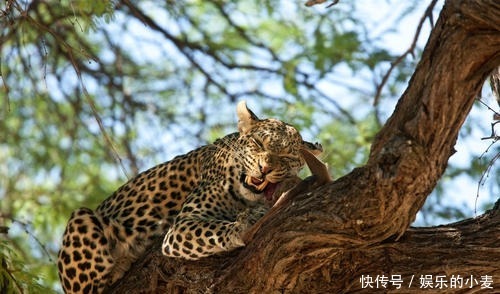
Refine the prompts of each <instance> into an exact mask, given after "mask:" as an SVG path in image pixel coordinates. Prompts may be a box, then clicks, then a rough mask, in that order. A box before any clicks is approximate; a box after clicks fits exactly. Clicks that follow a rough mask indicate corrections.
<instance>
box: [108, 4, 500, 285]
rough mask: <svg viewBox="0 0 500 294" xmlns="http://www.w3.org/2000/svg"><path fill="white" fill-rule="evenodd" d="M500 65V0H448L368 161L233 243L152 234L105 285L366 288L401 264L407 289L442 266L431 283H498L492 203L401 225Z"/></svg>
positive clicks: (499, 235)
mask: <svg viewBox="0 0 500 294" xmlns="http://www.w3.org/2000/svg"><path fill="white" fill-rule="evenodd" d="M499 65H500V2H498V1H497V0H462V1H461V0H450V1H446V3H445V6H444V8H443V10H442V12H441V15H440V17H439V20H438V22H437V24H436V27H435V28H434V30H433V32H432V34H431V36H430V39H429V42H428V44H427V46H426V48H425V50H424V53H423V56H422V60H421V62H420V63H419V65H418V67H417V69H416V71H415V74H414V75H413V77H412V79H411V81H410V83H409V87H408V89H407V90H406V92H405V93H404V94H403V96H402V97H401V99H400V101H399V103H398V105H397V107H396V109H395V111H394V114H393V115H392V117H391V118H390V119H389V120H388V122H387V123H386V125H385V126H384V127H383V129H382V130H381V131H380V133H379V134H378V135H377V137H376V139H375V141H374V142H373V145H372V149H371V154H370V157H369V160H368V163H367V164H366V165H365V166H363V167H361V168H357V169H355V170H353V171H352V172H351V173H349V174H348V175H346V176H344V177H342V178H340V179H338V180H336V181H334V182H332V183H329V184H326V185H324V186H322V187H319V188H317V189H314V191H312V192H310V193H302V194H298V195H296V197H294V198H293V200H292V201H290V202H287V203H286V205H283V206H281V207H280V208H279V209H277V210H275V211H274V212H273V214H272V217H269V218H267V219H266V220H265V221H264V222H262V223H261V224H260V225H261V226H260V228H259V230H257V232H256V233H255V235H254V236H253V239H252V240H251V241H250V242H249V244H248V245H247V246H246V247H245V248H243V249H241V250H236V251H234V252H230V253H228V254H224V255H221V256H216V257H210V258H206V259H203V260H201V261H197V262H193V261H184V260H177V259H169V258H165V257H162V256H161V253H160V250H159V246H160V242H161V241H160V240H159V241H158V243H157V244H156V246H155V247H154V248H151V250H150V251H149V252H148V253H147V254H146V255H145V256H144V258H143V259H141V260H140V261H139V262H138V263H137V264H136V265H135V266H134V268H133V269H132V270H131V271H130V272H129V273H128V275H127V276H126V277H125V278H124V279H122V280H121V281H119V282H118V283H117V285H115V287H114V289H113V290H114V291H115V292H116V293H127V292H128V293H139V292H161V293H185V292H187V293H205V292H214V293H256V292H261V293H282V292H283V293H339V292H364V291H366V292H373V291H375V290H377V288H375V286H377V285H376V284H375V283H374V284H369V283H368V282H369V279H367V278H369V277H372V278H373V279H374V280H375V278H376V277H378V278H379V279H380V280H381V281H383V279H381V277H384V276H385V277H390V278H393V277H392V275H401V279H402V281H403V282H402V285H401V287H402V288H404V289H405V290H400V291H404V292H411V291H414V292H415V293H416V292H418V291H421V289H419V287H420V277H421V275H432V278H433V281H432V282H433V285H434V286H435V285H436V277H437V276H439V275H444V276H445V277H444V278H443V279H444V280H446V282H447V283H446V285H447V287H446V288H443V289H440V290H435V291H438V292H439V291H440V292H451V291H453V292H458V291H457V290H460V291H463V292H467V291H477V290H480V288H481V286H485V284H484V283H481V279H487V278H488V277H490V278H491V279H492V280H493V284H490V285H489V286H491V287H494V288H495V289H496V291H499V289H500V282H499V279H500V250H499V244H500V241H499V240H500V212H499V207H498V206H499V205H498V203H497V205H496V206H495V209H493V210H492V211H490V212H489V213H487V214H485V215H483V216H481V217H478V218H476V219H473V220H466V221H464V222H461V223H456V224H450V225H448V226H442V227H434V228H421V229H408V227H409V225H410V223H411V222H412V221H413V220H414V218H415V215H416V213H417V212H418V210H419V209H420V208H421V207H422V205H423V203H424V201H425V199H426V198H427V196H428V195H429V193H430V192H431V191H432V189H433V188H434V187H435V185H436V182H437V181H438V180H439V178H440V177H441V175H442V174H443V172H444V170H445V168H446V165H447V162H448V158H449V157H450V156H451V155H452V154H453V153H454V149H453V146H454V144H455V142H456V139H457V136H458V132H459V129H460V127H461V125H462V123H463V122H464V120H465V118H466V116H467V114H468V112H469V110H470V109H471V107H472V104H473V102H474V100H475V97H476V95H477V94H478V92H479V90H480V89H481V86H482V85H483V82H484V81H485V79H486V77H487V76H488V75H489V73H491V72H492V70H493V69H495V68H496V67H498V66H499ZM324 147H325V149H327V150H328V146H324ZM458 275H460V276H461V277H463V285H462V286H461V287H460V288H461V289H459V288H458V286H457V288H455V289H453V290H451V288H450V285H451V284H450V283H452V281H451V279H453V277H455V278H457V277H458ZM471 275H472V276H473V279H472V280H470V276H471ZM362 277H363V278H365V279H364V280H361V278H362ZM395 277H396V276H394V278H395ZM467 279H469V280H467ZM474 279H476V281H477V283H476V282H475V281H474ZM470 281H472V284H470V283H471V282H470ZM362 282H363V283H362ZM379 282H380V281H379ZM392 282H394V280H393V281H392ZM409 282H411V283H412V284H411V286H412V287H411V288H408V286H409ZM466 282H469V284H466ZM367 283H368V284H367ZM370 285H371V286H373V287H374V288H369V286H370ZM470 285H472V286H473V287H472V288H469V286H470ZM362 286H367V287H368V288H364V289H363V288H362ZM386 286H387V288H383V287H382V285H381V284H380V285H378V290H379V291H388V290H396V285H394V284H393V283H392V284H389V285H386ZM441 286H442V287H444V286H443V284H441ZM485 291H492V290H491V289H489V290H488V289H486V290H485Z"/></svg>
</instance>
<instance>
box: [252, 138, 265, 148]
mask: <svg viewBox="0 0 500 294" xmlns="http://www.w3.org/2000/svg"><path fill="white" fill-rule="evenodd" d="M252 142H253V143H254V144H255V145H257V147H259V148H260V149H264V144H262V142H261V141H259V140H258V139H256V138H252Z"/></svg>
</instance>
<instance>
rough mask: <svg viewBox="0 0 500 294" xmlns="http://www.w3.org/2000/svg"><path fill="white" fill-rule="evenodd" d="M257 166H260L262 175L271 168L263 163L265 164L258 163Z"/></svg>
mask: <svg viewBox="0 0 500 294" xmlns="http://www.w3.org/2000/svg"><path fill="white" fill-rule="evenodd" d="M259 168H260V172H261V173H262V174H263V175H267V174H268V173H270V172H271V171H272V170H273V169H272V168H271V167H270V166H269V165H267V164H265V165H260V164H259Z"/></svg>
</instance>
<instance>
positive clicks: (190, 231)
mask: <svg viewBox="0 0 500 294" xmlns="http://www.w3.org/2000/svg"><path fill="white" fill-rule="evenodd" d="M247 227H248V224H246V223H243V222H240V221H238V220H237V221H234V222H230V221H225V220H219V219H206V218H203V219H202V218H196V217H188V218H179V219H177V221H176V223H175V224H174V225H173V226H172V227H170V229H169V230H168V232H167V234H166V235H165V238H164V239H163V246H162V252H163V255H166V256H169V257H182V258H186V259H193V260H196V259H200V258H202V257H206V256H209V255H213V254H215V253H218V252H222V251H228V250H232V249H235V248H238V247H241V246H245V243H244V242H243V240H242V238H241V235H242V232H243V231H244V230H246V229H247Z"/></svg>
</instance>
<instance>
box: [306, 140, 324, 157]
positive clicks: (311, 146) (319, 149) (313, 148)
mask: <svg viewBox="0 0 500 294" xmlns="http://www.w3.org/2000/svg"><path fill="white" fill-rule="evenodd" d="M302 148H303V149H305V150H307V151H309V152H311V153H312V154H314V155H315V156H318V155H320V154H321V153H323V146H321V144H320V143H318V142H316V143H311V142H307V141H302Z"/></svg>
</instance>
